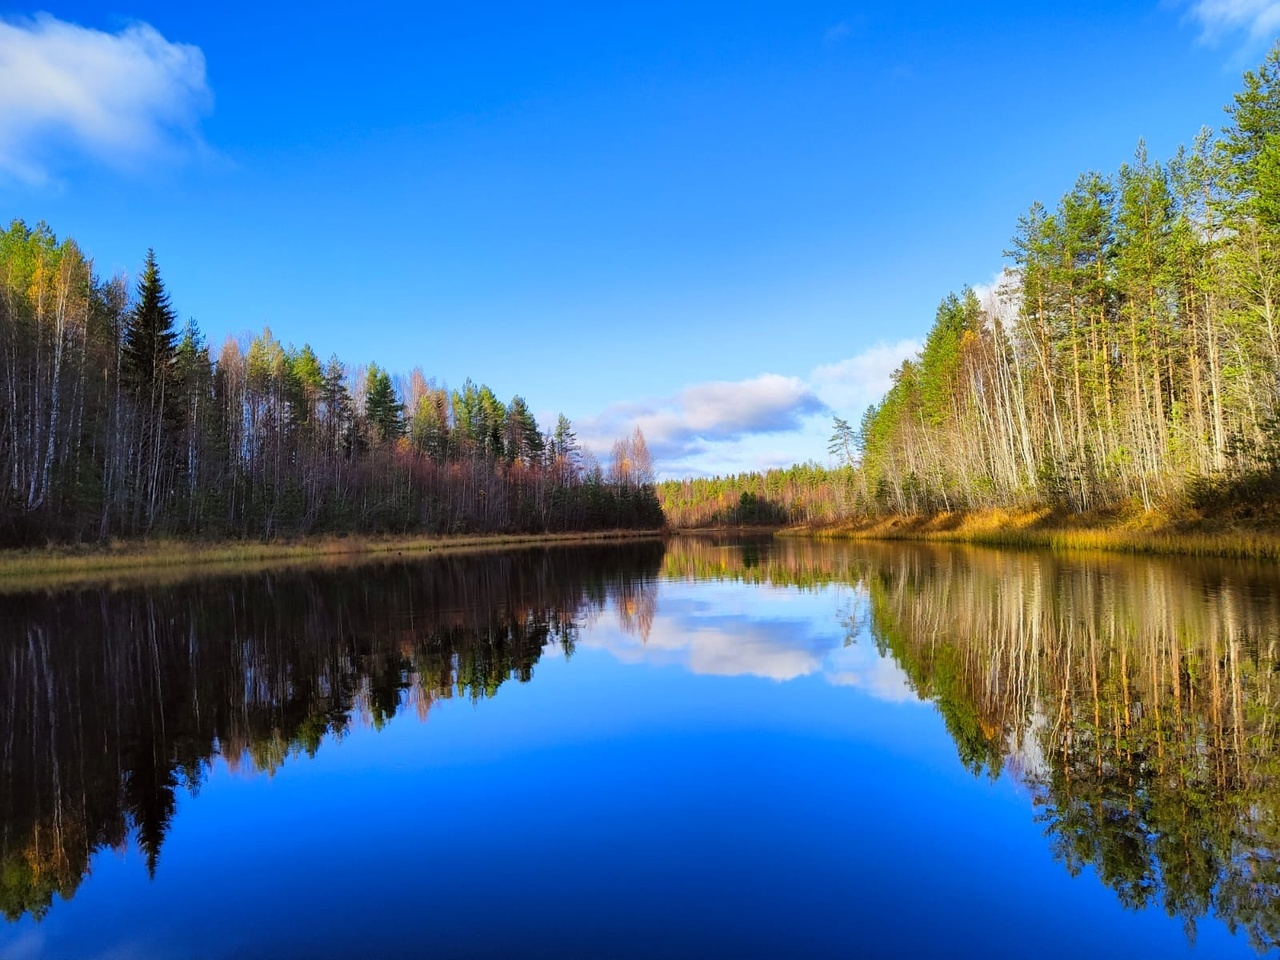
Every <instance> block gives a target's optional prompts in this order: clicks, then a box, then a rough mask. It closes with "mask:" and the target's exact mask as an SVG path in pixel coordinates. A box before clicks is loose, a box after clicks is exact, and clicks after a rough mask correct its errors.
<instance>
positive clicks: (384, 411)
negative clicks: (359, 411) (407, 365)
mask: <svg viewBox="0 0 1280 960" xmlns="http://www.w3.org/2000/svg"><path fill="white" fill-rule="evenodd" d="M364 409H365V415H366V416H368V418H369V428H370V430H371V431H372V434H373V438H374V440H376V441H377V442H379V443H385V442H386V441H388V440H395V439H397V438H398V437H400V436H401V435H403V434H404V404H402V403H401V402H400V400H399V399H398V398H397V397H396V391H395V387H393V386H392V385H391V375H390V374H389V373H387V371H385V370H383V369H382V368H380V367H379V366H378V365H377V364H376V363H374V364H370V365H369V372H368V374H366V376H365V393H364Z"/></svg>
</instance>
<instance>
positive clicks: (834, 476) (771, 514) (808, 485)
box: [657, 463, 864, 530]
mask: <svg viewBox="0 0 1280 960" xmlns="http://www.w3.org/2000/svg"><path fill="white" fill-rule="evenodd" d="M862 489H863V483H862V479H861V477H860V476H859V473H858V471H857V470H856V469H855V468H854V467H852V466H848V465H846V466H843V467H837V468H835V469H829V468H827V467H822V466H819V465H818V464H816V463H803V464H797V465H796V466H793V467H786V468H784V469H776V470H768V471H765V472H764V473H739V474H734V475H732V476H727V477H719V476H717V477H695V478H687V479H684V480H664V481H663V482H662V483H660V484H658V488H657V492H658V500H659V502H660V503H661V504H662V511H663V513H664V514H665V515H666V518H667V523H668V524H669V525H670V526H672V527H674V528H676V529H679V530H689V529H696V528H699V527H726V526H728V527H735V526H747V527H750V526H778V525H784V526H785V525H788V524H797V523H802V524H814V525H821V524H829V523H836V522H838V521H841V520H846V519H849V518H850V517H852V516H853V515H854V514H855V513H856V512H857V511H858V510H859V509H860V508H862V507H863V506H864V505H863V503H862V501H860V499H859V493H860V491H861V490H862Z"/></svg>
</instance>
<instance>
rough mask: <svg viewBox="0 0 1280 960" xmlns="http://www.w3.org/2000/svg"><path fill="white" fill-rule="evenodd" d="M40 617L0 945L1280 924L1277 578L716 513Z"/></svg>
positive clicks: (898, 937) (104, 597)
mask: <svg viewBox="0 0 1280 960" xmlns="http://www.w3.org/2000/svg"><path fill="white" fill-rule="evenodd" d="M0 613H2V614H3V615H2V616H0V777H2V780H0V910H3V913H4V915H5V917H6V920H5V922H4V923H3V924H2V925H0V956H5V957H95V956H100V957H125V956H130V957H131V956H138V957H210V958H218V957H277V956H305V957H346V956H356V955H363V956H381V955H399V956H427V955H430V956H440V957H510V956H547V957H651V956H705V955H712V956H744V957H745V956H751V957H777V956H801V955H804V956H863V957H880V956H883V957H891V956H904V955H908V956H910V955H915V956H984V957H985V956H990V957H1024V956H1027V955H1029V954H1035V955H1037V956H1042V957H1059V956H1060V957H1077V956H1080V955H1084V954H1086V953H1087V954H1091V955H1095V956H1170V957H1176V956H1193V957H1213V958H1217V957H1233V956H1254V955H1256V953H1257V952H1268V951H1271V950H1272V949H1273V945H1274V944H1275V943H1276V940H1277V938H1280V870H1278V869H1277V854H1278V853H1280V825H1278V824H1277V817H1276V812H1277V806H1280V783H1278V782H1277V772H1278V771H1277V764H1278V759H1280V751H1278V750H1277V738H1278V737H1280V734H1278V733H1277V721H1278V720H1280V703H1277V700H1278V698H1280V674H1278V673H1277V654H1278V650H1277V641H1278V640H1280V626H1278V624H1280V575H1277V571H1276V569H1275V568H1274V567H1259V566H1251V565H1248V564H1244V563H1235V562H1214V563H1192V562H1189V561H1186V560H1141V559H1134V558H1120V557H1101V558H1073V559H1063V558H1060V557H1056V558H1055V557H1053V556H1048V555H1042V554H1035V553H1026V552H1018V553H1013V552H999V551H992V550H978V549H969V548H959V547H956V548H940V547H923V546H909V545H874V544H847V545H830V544H815V543H809V542H803V541H798V542H791V541H776V542H775V541H767V540H766V541H761V540H755V541H752V540H748V541H732V540H713V539H712V540H689V539H680V540H675V541H673V542H672V543H670V544H669V545H667V546H666V547H665V548H664V546H663V545H662V544H661V543H657V542H647V543H637V544H631V545H617V546H577V547H557V548H553V549H528V550H520V551H513V552H510V553H502V554H480V555H475V556H453V557H437V558H432V559H425V560H421V561H417V562H413V563H394V564H393V563H371V564H367V565H363V566H359V567H353V568H349V569H324V570H290V571H274V572H267V573H262V572H259V573H245V574H242V575H236V576H227V575H220V576H217V577H208V578H203V579H194V580H191V581H187V582H180V583H165V584H152V585H146V584H135V585H130V586H125V587H101V588H99V587H81V588H77V589H75V590H71V591H63V592H58V591H53V590H50V591H43V592H29V593H23V594H11V595H8V596H3V597H0Z"/></svg>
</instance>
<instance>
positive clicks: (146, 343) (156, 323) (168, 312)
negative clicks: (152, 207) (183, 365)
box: [124, 250, 177, 397]
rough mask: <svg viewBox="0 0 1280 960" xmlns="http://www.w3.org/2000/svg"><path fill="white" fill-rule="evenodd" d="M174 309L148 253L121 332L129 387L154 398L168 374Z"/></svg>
mask: <svg viewBox="0 0 1280 960" xmlns="http://www.w3.org/2000/svg"><path fill="white" fill-rule="evenodd" d="M173 321H174V316H173V307H172V305H171V304H170V303H169V294H168V293H167V292H165V289H164V281H163V280H161V279H160V270H159V268H158V267H157V266H156V252H155V251H154V250H148V251H147V262H146V266H145V267H143V270H142V277H141V278H140V279H139V280H138V300H137V303H135V304H134V307H133V311H132V312H131V313H130V314H129V318H128V321H127V322H126V324H125V331H124V369H125V376H126V377H127V379H128V382H129V384H130V386H131V387H133V389H134V390H135V391H137V392H138V393H139V394H144V395H150V396H151V397H155V396H158V395H160V393H161V390H160V388H161V387H162V386H163V384H164V382H165V380H166V379H167V378H168V376H169V374H170V370H171V369H172V366H173V359H174V354H175V350H176V341H177V337H176V335H175V333H174V329H173Z"/></svg>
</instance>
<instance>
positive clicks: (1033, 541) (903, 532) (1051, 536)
mask: <svg viewBox="0 0 1280 960" xmlns="http://www.w3.org/2000/svg"><path fill="white" fill-rule="evenodd" d="M781 533H782V535H784V536H785V535H790V536H813V537H819V538H830V539H857V540H925V541H941V542H947V541H951V542H961V543H979V544H987V545H990V546H1000V547H1033V548H1037V549H1049V550H1056V551H1064V552H1065V551H1077V550H1105V551H1110V552H1118V553H1145V554H1173V555H1182V556H1200V557H1238V558H1245V559H1252V560H1280V530H1277V529H1270V528H1267V527H1253V528H1237V527H1234V526H1232V527H1217V528H1215V527H1213V526H1211V525H1209V524H1207V523H1205V522H1203V521H1196V522H1194V523H1191V524H1185V523H1178V522H1175V521H1174V520H1171V519H1170V518H1168V517H1166V516H1164V515H1161V514H1158V513H1145V514H1140V513H1134V514H1095V515H1088V514H1086V515H1077V516H1066V515H1062V514H1058V513H1054V512H1053V511H1050V510H1038V511H1037V510H1023V511H1018V510H983V511H975V512H972V513H941V514H934V515H932V516H911V517H885V518H876V519H870V520H867V521H865V522H863V523H855V524H845V525H840V526H832V527H792V528H789V529H787V530H784V531H782V532H781Z"/></svg>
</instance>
